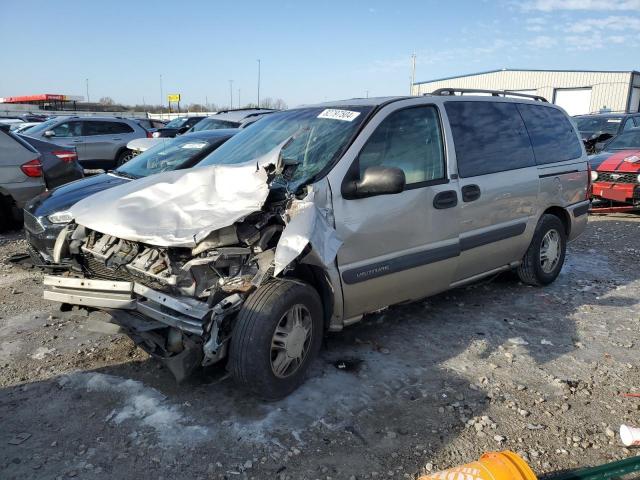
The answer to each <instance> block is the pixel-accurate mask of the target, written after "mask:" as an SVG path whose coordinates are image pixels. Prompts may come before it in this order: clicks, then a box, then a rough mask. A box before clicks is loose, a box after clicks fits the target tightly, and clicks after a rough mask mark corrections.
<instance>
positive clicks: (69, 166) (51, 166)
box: [18, 135, 84, 189]
mask: <svg viewBox="0 0 640 480" xmlns="http://www.w3.org/2000/svg"><path fill="white" fill-rule="evenodd" d="M18 136H19V137H20V138H22V139H23V140H24V141H25V142H27V143H28V144H29V145H31V146H32V147H33V148H35V149H36V150H37V151H38V152H40V155H41V158H40V162H41V163H42V171H43V176H44V183H45V186H46V187H47V188H48V189H52V188H56V187H59V186H60V185H64V184H65V183H69V182H73V181H74V180H79V179H81V178H83V177H84V170H83V168H82V167H81V166H80V164H79V163H78V153H77V152H76V149H75V148H74V147H66V148H61V147H60V146H59V145H56V144H55V143H51V142H45V141H44V140H38V139H37V138H32V137H28V136H26V135H18Z"/></svg>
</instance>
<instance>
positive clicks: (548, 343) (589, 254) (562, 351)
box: [0, 215, 640, 479]
mask: <svg viewBox="0 0 640 480" xmlns="http://www.w3.org/2000/svg"><path fill="white" fill-rule="evenodd" d="M21 251H24V240H22V236H21V234H20V233H14V234H10V235H4V236H0V269H1V273H0V426H1V427H0V478H3V479H13V478H15V479H25V478H47V479H48V478H52V479H55V478H68V477H77V478H100V479H102V478H104V479H106V478H153V479H169V478H189V477H190V478H194V479H197V478H202V479H206V478H230V479H234V478H238V479H241V478H256V479H263V478H291V479H299V478H300V479H302V478H307V479H315V478H322V479H329V478H333V479H342V478H345V479H349V478H358V479H362V478H414V477H415V475H416V474H417V473H420V472H424V471H429V470H434V471H435V469H439V468H444V467H448V466H452V465H456V464H461V463H466V462H468V461H472V460H474V459H476V458H477V457H478V456H479V455H480V454H481V453H482V452H483V451H487V450H500V449H511V450H514V451H517V452H518V453H520V454H521V455H523V456H524V457H525V458H526V459H527V460H528V461H529V462H530V464H531V465H532V467H533V468H534V469H535V471H536V472H537V473H539V474H540V473H543V472H550V471H558V470H562V469H568V468H575V467H577V466H586V465H594V464H598V463H602V462H606V461H609V460H614V459H619V458H624V457H627V456H630V455H635V454H637V453H638V452H637V451H634V450H628V449H625V448H623V447H622V446H621V443H620V440H619V438H618V436H617V433H616V431H617V428H618V426H619V425H620V424H621V423H630V424H636V425H637V424H640V399H639V398H625V397H622V396H621V395H620V394H621V393H623V392H640V371H639V369H638V364H639V362H638V360H639V355H638V353H637V351H638V345H639V344H640V332H639V329H638V327H639V326H640V306H639V304H638V299H639V298H640V268H639V266H640V217H639V216H632V215H629V216H620V215H619V216H609V217H592V219H591V222H590V225H589V227H588V232H587V234H586V235H584V236H583V237H582V238H580V239H579V240H578V241H576V242H575V243H573V244H572V245H571V246H570V251H569V254H568V257H567V263H566V264H565V267H564V269H563V271H562V274H561V276H560V277H559V279H558V280H557V281H556V282H555V284H553V285H552V286H550V287H547V288H542V289H537V288H531V287H526V286H523V285H521V284H519V283H518V282H517V281H515V280H514V278H513V277H512V276H510V275H504V276H501V277H498V278H495V279H493V280H491V281H485V282H483V283H480V284H477V285H473V286H471V287H467V288H461V289H458V290H455V291H452V292H448V293H446V294H442V295H439V296H437V297H435V298H431V299H429V300H426V301H423V302H421V303H417V304H412V305H406V306H402V307H397V308H393V309H390V310H387V311H386V312H384V313H382V314H378V315H374V316H371V317H369V318H368V319H367V321H366V322H364V323H362V324H360V325H357V326H354V327H351V328H349V329H347V330H345V332H343V333H342V334H338V335H331V336H329V338H327V341H326V345H325V348H324V350H323V353H322V356H321V358H320V359H319V360H318V361H317V362H316V364H315V366H314V368H313V372H312V374H311V378H310V379H309V380H308V381H307V383H306V384H305V385H304V386H303V387H302V388H301V389H300V390H299V391H297V392H296V393H295V394H293V395H292V396H291V397H289V398H287V399H286V400H284V401H281V402H278V403H263V402H260V401H257V400H255V399H253V398H250V397H248V396H246V395H244V394H243V393H242V392H240V391H238V390H237V389H236V388H235V387H234V385H233V383H232V382H231V381H230V380H228V379H226V378H225V376H224V371H223V370H222V369H219V368H218V369H212V370H209V371H205V372H202V373H200V374H198V375H197V376H196V377H195V378H192V379H190V380H189V381H188V382H187V383H186V384H183V385H181V386H178V385H176V383H175V381H174V380H173V378H172V377H171V375H170V374H169V372H168V371H166V370H165V369H164V368H161V367H159V366H158V364H156V362H154V361H153V360H151V359H149V358H148V357H147V356H146V354H144V353H142V352H141V351H139V350H137V349H136V348H135V347H134V346H133V344H132V342H130V341H129V340H128V339H127V338H126V337H123V336H117V335H105V334H100V333H94V332H90V331H89V330H88V329H87V315H86V314H85V313H84V312H82V311H71V312H61V311H59V309H58V305H56V304H53V303H50V302H47V301H45V300H42V299H41V277H42V274H41V273H40V272H38V271H36V270H33V269H31V270H29V269H24V268H21V267H19V266H15V265H11V264H10V263H9V262H8V261H7V258H8V257H9V256H10V255H11V254H13V253H17V252H21ZM92 315H98V314H97V313H92Z"/></svg>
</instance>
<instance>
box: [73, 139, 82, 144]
mask: <svg viewBox="0 0 640 480" xmlns="http://www.w3.org/2000/svg"><path fill="white" fill-rule="evenodd" d="M71 143H82V140H72V141H71Z"/></svg>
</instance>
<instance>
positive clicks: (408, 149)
mask: <svg viewBox="0 0 640 480" xmlns="http://www.w3.org/2000/svg"><path fill="white" fill-rule="evenodd" d="M358 163H359V167H360V178H362V174H363V173H364V171H365V170H366V169H367V168H368V167H372V166H385V167H397V168H400V169H402V171H404V174H405V177H406V180H407V186H411V185H413V186H419V184H421V183H424V182H429V181H432V180H440V179H443V178H444V175H445V166H444V146H443V140H442V129H441V127H440V118H439V116H438V111H437V110H436V108H435V107H433V106H424V107H411V108H405V109H403V110H398V111H396V112H393V113H392V114H390V115H389V116H388V117H387V118H385V119H384V120H383V121H382V123H381V124H380V125H378V127H377V128H376V130H375V131H374V132H373V134H372V135H371V137H370V138H369V140H368V141H367V143H366V145H365V146H364V147H363V148H362V150H361V151H360V154H359V155H358Z"/></svg>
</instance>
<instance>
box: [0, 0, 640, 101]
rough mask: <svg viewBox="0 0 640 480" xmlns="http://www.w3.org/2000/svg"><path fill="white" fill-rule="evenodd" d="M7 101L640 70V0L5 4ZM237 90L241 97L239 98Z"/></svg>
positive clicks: (371, 89)
mask: <svg viewBox="0 0 640 480" xmlns="http://www.w3.org/2000/svg"><path fill="white" fill-rule="evenodd" d="M0 6H1V8H0V45H2V57H1V58H2V65H3V68H2V74H0V97H6V96H14V95H29V94H36V93H59V94H67V95H83V96H86V79H88V80H89V96H90V99H91V100H92V101H96V100H98V99H99V98H100V97H104V96H108V97H111V98H113V99H114V100H115V101H116V102H119V103H124V104H136V103H143V101H144V102H145V103H147V104H151V103H152V104H159V103H160V98H161V96H160V76H162V84H163V93H164V96H165V99H164V101H165V103H166V94H168V93H180V94H181V95H182V103H183V104H189V103H202V104H204V103H205V101H207V100H208V101H209V103H216V104H217V105H219V106H222V105H226V106H228V105H229V103H230V82H229V80H233V103H234V106H237V102H238V95H240V102H241V103H242V104H245V103H248V102H255V101H256V98H257V80H258V62H257V60H258V59H260V65H261V87H260V96H261V98H263V99H264V98H265V97H272V98H281V99H283V100H284V101H285V102H286V103H287V104H288V105H289V106H290V107H293V106H296V105H300V104H308V103H315V102H321V101H328V100H337V99H343V98H353V97H364V96H366V95H369V96H386V95H403V94H407V93H409V86H410V80H411V55H412V53H415V54H416V81H426V80H431V79H436V78H441V77H447V76H452V75H460V74H466V73H473V72H478V71H484V70H493V69H500V68H516V69H517V68H525V69H569V70H582V69H585V70H589V69H591V70H640V0H469V1H456V0H449V1H447V2H443V1H431V0H421V1H413V0H407V1H405V0H394V1H389V0H387V1H366V2H365V1H349V0H342V1H322V0H316V1H314V2H309V1H303V0H297V1H278V0H270V1H264V0H261V1H256V0H244V1H238V0H236V1H233V2H228V1H227V2H221V1H213V0H212V1H204V0H203V1H196V0H183V1H180V2H176V1H175V0H173V1H164V0H155V1H136V0H128V1H122V0H109V1H94V0H83V1H74V0H67V1H65V0H59V1H55V2H53V1H44V0H43V1H35V0H21V1H12V0H0ZM238 89H239V90H240V91H239V92H238Z"/></svg>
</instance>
